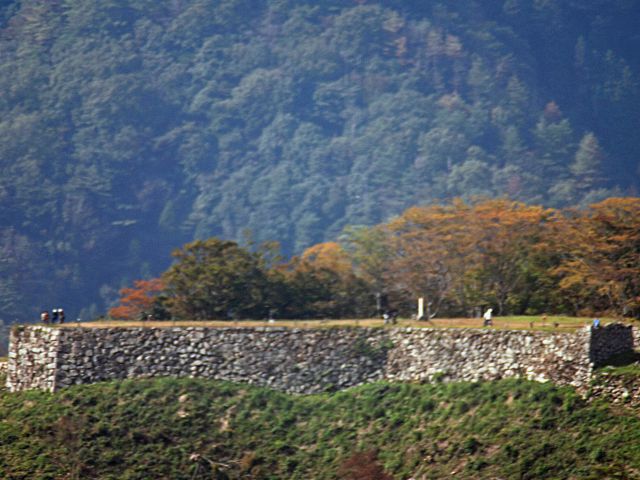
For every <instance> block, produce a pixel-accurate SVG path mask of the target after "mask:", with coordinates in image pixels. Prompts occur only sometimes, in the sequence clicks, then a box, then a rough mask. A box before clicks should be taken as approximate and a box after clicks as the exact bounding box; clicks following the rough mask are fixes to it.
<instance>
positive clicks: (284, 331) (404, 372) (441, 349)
mask: <svg viewBox="0 0 640 480" xmlns="http://www.w3.org/2000/svg"><path fill="white" fill-rule="evenodd" d="M608 328H609V327H606V328H603V329H601V331H599V332H598V333H597V334H595V335H594V334H593V331H591V330H590V329H588V328H587V329H582V330H580V331H578V332H575V333H552V332H530V331H524V330H518V331H514V330H512V331H508V330H494V329H434V328H393V329H382V328H320V329H295V328H293V329H290V328H277V327H276V328H274V327H262V328H238V327H236V328H205V327H191V328H178V327H166V328H82V327H65V328H47V327H22V328H20V329H16V330H14V332H13V333H12V336H11V346H10V353H9V368H8V372H7V387H8V388H9V390H12V391H16V390H24V389H28V388H41V389H46V390H51V391H55V390H58V389H60V388H63V387H66V386H70V385H74V384H81V383H93V382H98V381H103V380H111V379H124V378H136V377H155V376H190V377H204V378H212V379H219V380H229V381H234V382H244V383H250V384H257V385H263V386H268V387H271V388H275V389H278V390H283V391H287V392H292V393H317V392H323V391H332V390H338V389H343V388H348V387H352V386H355V385H359V384H361V383H366V382H372V381H376V380H389V381H430V380H433V379H434V378H440V379H443V380H450V381H480V380H495V379H499V378H505V377H522V378H527V379H532V380H537V381H552V382H555V383H558V384H561V385H573V386H574V387H577V388H578V389H585V388H587V387H588V383H589V380H590V378H591V374H592V367H593V359H594V358H597V359H600V358H604V357H605V356H606V355H609V354H611V353H612V352H613V353H617V352H618V350H620V348H621V347H620V345H618V342H621V341H623V340H624V341H627V340H626V339H627V337H628V333H629V331H627V330H625V331H626V332H627V333H624V332H623V331H622V330H620V329H617V327H616V328H614V329H611V331H609V330H608ZM611 342H613V345H611V344H610V343H611ZM624 345H626V344H624ZM624 348H627V347H626V346H625V347H624Z"/></svg>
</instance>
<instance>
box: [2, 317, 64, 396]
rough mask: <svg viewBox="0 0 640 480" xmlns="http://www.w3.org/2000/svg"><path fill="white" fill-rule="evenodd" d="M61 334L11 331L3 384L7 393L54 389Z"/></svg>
mask: <svg viewBox="0 0 640 480" xmlns="http://www.w3.org/2000/svg"><path fill="white" fill-rule="evenodd" d="M61 333H62V331H61V330H57V329H52V328H47V327H14V328H13V329H12V330H11V334H10V335H9V362H8V366H7V383H6V386H7V389H8V390H9V391H17V390H27V389H30V388H40V389H43V390H50V391H53V390H54V389H55V375H56V372H57V366H58V341H59V338H60V334H61Z"/></svg>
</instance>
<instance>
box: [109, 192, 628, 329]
mask: <svg viewBox="0 0 640 480" xmlns="http://www.w3.org/2000/svg"><path fill="white" fill-rule="evenodd" d="M174 257H175V259H176V262H175V264H174V265H173V266H172V267H170V268H169V269H168V270H167V271H166V272H165V273H164V274H163V275H162V279H161V280H158V279H156V280H149V281H142V280H141V281H137V282H136V283H135V285H134V288H127V289H123V290H122V298H121V301H120V305H119V306H117V307H115V308H113V309H111V311H110V315H111V316H112V317H114V318H125V319H130V318H136V317H139V316H140V314H141V312H143V311H149V310H150V309H152V308H153V307H154V306H157V305H159V303H158V298H160V297H159V295H160V294H162V302H161V303H162V305H163V306H165V307H166V308H167V309H168V311H169V312H170V314H171V315H172V316H173V317H174V318H186V319H213V318H218V319H230V318H266V317H267V316H275V317H277V318H337V317H343V318H344V317H368V316H372V315H375V314H379V313H380V310H381V308H382V307H383V308H385V309H386V308H389V309H391V308H393V309H398V310H399V311H400V312H401V313H402V314H404V315H411V314H412V313H414V312H415V305H416V300H417V298H419V297H424V298H425V299H426V301H427V302H428V304H429V307H430V308H429V311H430V313H431V314H432V315H438V316H474V315H478V314H479V313H480V310H481V309H484V308H486V307H488V306H491V307H493V308H494V310H495V311H496V313H498V314H499V315H502V314H536V313H538V314H539V313H545V312H546V313H571V314H585V315H586V314H588V315H591V314H599V313H608V314H612V315H620V316H633V317H639V316H640V199H638V198H610V199H608V200H605V201H603V202H599V203H595V204H592V205H590V206H589V207H588V208H586V209H577V208H574V209H567V210H555V209H548V208H544V207H541V206H535V205H533V206H532V205H526V204H523V203H521V202H515V201H510V200H505V199H501V200H484V201H475V202H465V201H463V200H460V199H456V200H453V201H452V202H450V203H448V204H445V205H431V206H424V207H413V208H409V209H407V210H406V211H405V212H404V213H403V214H402V215H400V216H399V217H397V218H395V219H393V220H391V221H390V222H388V223H386V224H380V225H377V226H375V227H370V228H348V229H346V230H345V232H344V234H343V235H342V236H341V241H340V242H326V243H320V244H317V245H314V246H312V247H310V248H308V249H307V250H305V251H304V252H303V253H302V254H301V255H300V256H296V257H293V258H291V259H290V260H288V261H284V260H283V259H282V258H281V256H280V255H279V254H278V252H277V247H276V246H275V245H274V244H273V243H271V244H267V245H263V246H255V245H250V248H244V247H241V246H240V245H238V244H236V243H235V242H230V241H224V240H220V239H217V238H211V239H208V240H204V241H196V242H192V243H189V244H187V245H185V246H184V247H183V248H182V249H179V250H176V251H175V252H174ZM382 299H384V302H382ZM382 304H384V305H382Z"/></svg>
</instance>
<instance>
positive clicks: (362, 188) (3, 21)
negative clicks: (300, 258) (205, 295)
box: [0, 0, 640, 323]
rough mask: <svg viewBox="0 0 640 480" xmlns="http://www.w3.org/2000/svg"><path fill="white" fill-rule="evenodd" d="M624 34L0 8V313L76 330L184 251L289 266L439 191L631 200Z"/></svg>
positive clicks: (506, 11) (363, 8)
mask: <svg viewBox="0 0 640 480" xmlns="http://www.w3.org/2000/svg"><path fill="white" fill-rule="evenodd" d="M638 18H640V2H637V1H633V0H607V1H604V0H589V1H586V2H585V1H575V0H563V1H560V0H544V1H540V0H492V1H481V0H464V1H459V2H446V1H443V0H440V1H424V2H404V1H399V0H378V1H374V0H370V1H367V0H359V1H344V0H341V1H337V0H323V1H308V0H295V1H294V0H220V1H215V2H214V1H211V0H172V1H169V2H156V1H151V0H104V1H100V2H94V1H87V0H80V1H73V2H72V1H67V0H52V1H47V2H42V1H40V0H14V1H11V0H4V1H2V2H0V92H2V93H1V94H0V212H1V215H0V319H2V320H3V321H4V322H5V323H8V322H13V321H16V320H30V319H36V318H37V312H38V311H39V309H41V308H53V307H56V306H62V307H65V309H66V311H67V312H68V317H69V318H72V319H75V318H76V317H78V316H81V317H82V318H84V319H87V318H90V317H93V316H95V315H96V314H97V313H100V312H104V311H105V310H106V308H107V307H109V306H112V305H113V304H114V302H115V301H116V299H117V297H118V291H119V289H120V288H121V287H122V286H125V285H132V282H133V280H134V279H140V278H146V279H149V278H152V277H154V276H157V275H159V274H160V272H162V271H164V270H166V269H167V268H168V267H169V261H170V256H169V252H170V251H171V250H172V249H174V248H176V247H178V246H180V245H183V244H184V243H186V242H190V241H193V240H194V239H205V238H209V237H212V236H217V237H220V238H224V239H228V240H240V239H241V238H243V232H245V231H247V230H250V231H251V238H252V240H251V242H253V243H255V244H260V243H262V242H264V241H266V240H277V241H279V242H280V243H281V245H282V251H283V253H284V254H285V255H286V256H290V255H293V254H300V253H301V252H303V251H304V250H305V249H306V248H308V247H310V246H312V245H314V244H317V243H320V242H323V241H326V240H331V239H337V238H339V237H340V235H341V234H342V232H344V231H345V229H346V228H347V231H349V229H348V227H350V226H351V227H350V228H351V231H353V226H358V225H367V226H371V225H374V224H379V223H384V222H389V221H391V219H392V218H393V217H394V216H395V215H399V214H400V213H401V212H403V211H404V210H405V209H407V208H408V207H411V206H414V205H430V204H437V203H442V202H444V201H448V200H450V199H452V198H454V197H461V198H463V199H465V200H469V199H471V198H473V197H474V196H477V195H480V196H486V197H505V198H507V199H509V200H517V201H521V202H524V203H526V204H529V205H533V204H536V205H544V206H545V207H549V208H558V207H566V206H570V205H573V206H586V205H589V204H593V203H596V202H599V201H601V200H603V199H605V198H607V197H610V196H614V195H616V196H625V195H634V194H635V193H636V192H637V188H638V186H640V181H639V180H640V178H639V174H638V167H639V161H640V158H639V157H638V152H639V151H640V136H638V135H637V134H636V130H637V127H638V126H640V84H639V74H640V36H639V35H638V33H637V20H638ZM251 242H247V245H249V244H250V243H251Z"/></svg>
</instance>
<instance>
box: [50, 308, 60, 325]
mask: <svg viewBox="0 0 640 480" xmlns="http://www.w3.org/2000/svg"><path fill="white" fill-rule="evenodd" d="M51 312H52V314H51V324H52V325H53V324H54V323H58V309H57V308H54V309H53V310H51Z"/></svg>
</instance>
